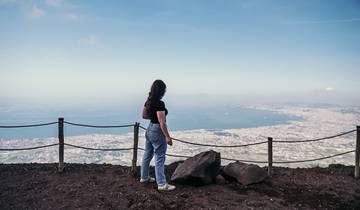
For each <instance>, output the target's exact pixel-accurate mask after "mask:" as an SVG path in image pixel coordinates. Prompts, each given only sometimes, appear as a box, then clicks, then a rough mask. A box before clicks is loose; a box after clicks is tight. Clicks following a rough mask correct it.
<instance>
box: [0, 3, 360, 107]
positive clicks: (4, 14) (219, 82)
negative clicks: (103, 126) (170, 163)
mask: <svg viewBox="0 0 360 210" xmlns="http://www.w3.org/2000/svg"><path fill="white" fill-rule="evenodd" d="M0 46H1V47H0V100H1V101H0V105H1V104H7V105H9V104H14V103H22V104H47V105H50V106H55V105H59V104H61V105H64V106H73V105H78V104H116V105H119V104H121V103H128V104H130V103H135V102H136V103H138V102H139V101H141V102H142V101H144V100H145V98H146V96H147V94H148V91H149V88H150V85H151V83H152V82H153V80H155V79H162V80H164V81H165V83H166V84H167V87H168V88H167V95H166V99H168V100H169V101H170V102H171V103H173V104H188V105H189V104H199V103H200V104H201V103H215V102H216V103H245V102H246V103H249V104H251V103H331V104H351V105H360V94H359V89H360V82H359V78H360V69H359V68H360V59H359V58H360V1H359V0H294V1H288V0H143V1H140V0H128V1H123V0H107V1H102V0H0Z"/></svg>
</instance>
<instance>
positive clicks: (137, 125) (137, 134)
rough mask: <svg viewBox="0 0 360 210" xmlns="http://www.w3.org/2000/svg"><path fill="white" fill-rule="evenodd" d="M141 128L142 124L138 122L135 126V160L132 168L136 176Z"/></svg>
mask: <svg viewBox="0 0 360 210" xmlns="http://www.w3.org/2000/svg"><path fill="white" fill-rule="evenodd" d="M139 126H140V123H138V122H136V123H135V125H134V148H133V159H132V167H131V170H132V172H133V173H134V174H135V173H136V163H137V151H138V144H139Z"/></svg>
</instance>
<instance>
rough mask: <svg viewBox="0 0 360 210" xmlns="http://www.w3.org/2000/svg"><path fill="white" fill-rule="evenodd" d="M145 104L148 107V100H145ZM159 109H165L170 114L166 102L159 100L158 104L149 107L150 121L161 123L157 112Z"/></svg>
mask: <svg viewBox="0 0 360 210" xmlns="http://www.w3.org/2000/svg"><path fill="white" fill-rule="evenodd" d="M144 106H145V107H147V106H146V102H145V104H144ZM157 111H165V115H167V114H168V110H167V109H166V107H165V103H164V102H163V101H159V103H158V104H156V106H154V107H152V108H151V109H148V112H149V118H150V121H151V122H152V123H157V124H159V119H158V117H157V114H156V112H157Z"/></svg>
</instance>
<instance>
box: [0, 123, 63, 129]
mask: <svg viewBox="0 0 360 210" xmlns="http://www.w3.org/2000/svg"><path fill="white" fill-rule="evenodd" d="M57 123H58V122H49V123H41V124H31V125H0V128H30V127H41V126H47V125H54V124H57Z"/></svg>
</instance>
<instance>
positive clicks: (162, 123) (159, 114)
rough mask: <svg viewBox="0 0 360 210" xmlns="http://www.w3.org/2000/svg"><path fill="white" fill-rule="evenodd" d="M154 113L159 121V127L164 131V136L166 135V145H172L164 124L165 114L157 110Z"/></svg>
mask: <svg viewBox="0 0 360 210" xmlns="http://www.w3.org/2000/svg"><path fill="white" fill-rule="evenodd" d="M156 115H157V117H158V119H159V123H160V127H161V130H162V132H163V133H164V135H165V137H166V142H167V144H168V145H170V146H171V145H172V139H171V137H170V134H169V131H168V129H167V126H166V115H165V111H157V112H156Z"/></svg>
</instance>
